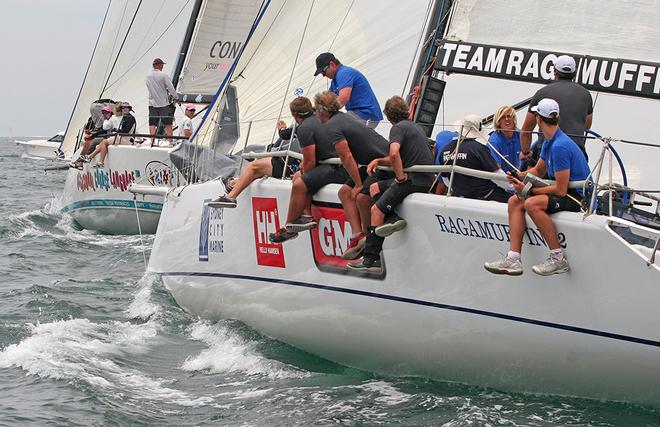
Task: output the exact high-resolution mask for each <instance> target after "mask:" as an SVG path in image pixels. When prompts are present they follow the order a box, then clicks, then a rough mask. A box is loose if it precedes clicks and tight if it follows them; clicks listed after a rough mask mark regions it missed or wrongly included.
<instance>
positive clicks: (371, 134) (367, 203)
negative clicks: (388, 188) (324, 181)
mask: <svg viewBox="0 0 660 427" xmlns="http://www.w3.org/2000/svg"><path fill="white" fill-rule="evenodd" d="M314 108H315V110H316V114H317V115H318V117H319V119H320V120H321V122H322V123H325V126H326V131H327V133H328V138H329V139H330V143H331V144H332V145H333V146H334V148H335V151H336V152H337V155H339V158H340V159H341V164H342V166H344V169H346V172H347V173H348V176H349V177H350V178H349V179H348V180H347V181H346V183H345V184H344V185H342V186H341V188H340V189H339V200H341V204H342V206H343V207H344V213H345V214H346V218H347V219H348V222H349V224H350V225H351V230H352V235H351V239H350V242H349V245H348V248H347V249H346V251H344V253H343V254H342V256H341V257H342V259H356V258H357V257H359V255H360V253H361V252H362V250H363V249H364V243H365V241H366V238H367V236H366V234H365V233H364V232H365V231H366V230H367V228H368V227H369V225H370V224H371V222H370V221H371V205H372V201H371V197H369V186H370V185H371V184H373V183H374V182H376V181H378V180H379V179H388V178H393V177H394V174H392V173H391V172H383V171H376V172H374V173H372V174H371V175H368V174H367V167H366V166H365V165H368V164H369V163H371V161H372V160H374V159H379V158H381V157H385V156H387V147H388V145H389V144H388V142H387V140H386V139H385V138H383V137H382V136H381V135H379V134H378V133H377V132H376V131H375V130H373V129H371V128H369V127H367V126H365V125H363V124H361V123H360V122H358V121H357V120H355V119H353V118H351V116H349V114H348V113H342V112H341V111H339V110H340V109H341V104H340V103H339V100H338V99H337V95H335V94H334V93H333V92H323V93H320V94H318V95H316V97H315V98H314ZM360 165H362V166H360Z"/></svg>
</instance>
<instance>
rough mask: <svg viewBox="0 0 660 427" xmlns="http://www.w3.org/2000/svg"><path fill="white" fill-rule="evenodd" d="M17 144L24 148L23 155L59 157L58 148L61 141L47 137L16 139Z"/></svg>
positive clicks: (33, 157) (37, 157) (44, 157)
mask: <svg viewBox="0 0 660 427" xmlns="http://www.w3.org/2000/svg"><path fill="white" fill-rule="evenodd" d="M16 145H19V146H20V147H21V148H22V149H23V156H25V157H29V158H32V159H57V149H58V148H59V147H60V143H59V142H55V141H48V140H45V139H35V140H32V141H16Z"/></svg>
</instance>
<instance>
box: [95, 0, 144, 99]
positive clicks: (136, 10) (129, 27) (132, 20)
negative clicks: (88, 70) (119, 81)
mask: <svg viewBox="0 0 660 427" xmlns="http://www.w3.org/2000/svg"><path fill="white" fill-rule="evenodd" d="M140 6H142V0H140V3H138V5H137V7H136V8H135V13H134V14H133V19H131V23H130V24H128V29H127V30H126V34H125V35H124V40H122V42H121V46H119V50H118V51H117V56H116V57H115V62H113V63H112V68H111V69H110V73H109V74H108V78H107V79H106V81H105V84H104V85H103V89H101V94H100V95H99V98H101V97H102V96H103V92H105V88H106V87H107V86H108V81H110V76H112V72H113V71H114V70H115V66H116V65H117V61H118V60H119V56H121V51H122V49H123V48H124V44H125V43H126V40H127V39H128V35H129V34H130V33H131V28H133V23H134V22H135V18H136V17H137V14H138V12H139V11H140Z"/></svg>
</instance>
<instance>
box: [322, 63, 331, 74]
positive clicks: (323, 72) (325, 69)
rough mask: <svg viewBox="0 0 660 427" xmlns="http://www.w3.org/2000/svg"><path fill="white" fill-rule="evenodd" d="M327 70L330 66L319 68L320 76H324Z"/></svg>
mask: <svg viewBox="0 0 660 427" xmlns="http://www.w3.org/2000/svg"><path fill="white" fill-rule="evenodd" d="M328 68H330V64H328V65H326V66H325V67H323V68H321V74H323V75H324V76H325V72H326V71H328Z"/></svg>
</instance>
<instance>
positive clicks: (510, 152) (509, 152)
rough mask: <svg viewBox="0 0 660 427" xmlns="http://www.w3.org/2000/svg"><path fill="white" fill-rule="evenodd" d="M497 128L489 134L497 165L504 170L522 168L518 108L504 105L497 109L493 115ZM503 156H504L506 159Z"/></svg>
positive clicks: (490, 146)
mask: <svg viewBox="0 0 660 427" xmlns="http://www.w3.org/2000/svg"><path fill="white" fill-rule="evenodd" d="M493 123H494V124H495V130H494V131H493V132H491V134H490V135H489V136H488V142H489V143H490V145H489V146H488V149H489V150H490V152H491V154H492V155H493V158H494V159H495V162H496V163H497V166H499V167H500V169H502V170H503V171H504V172H511V171H512V170H513V169H512V168H511V165H513V166H515V167H516V169H519V168H520V150H521V145H520V131H519V130H518V125H517V121H516V110H514V109H513V107H509V106H508V105H504V106H502V107H500V108H498V109H497V111H496V112H495V115H494V116H493ZM502 157H504V159H506V160H504V159H503V158H502Z"/></svg>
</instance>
